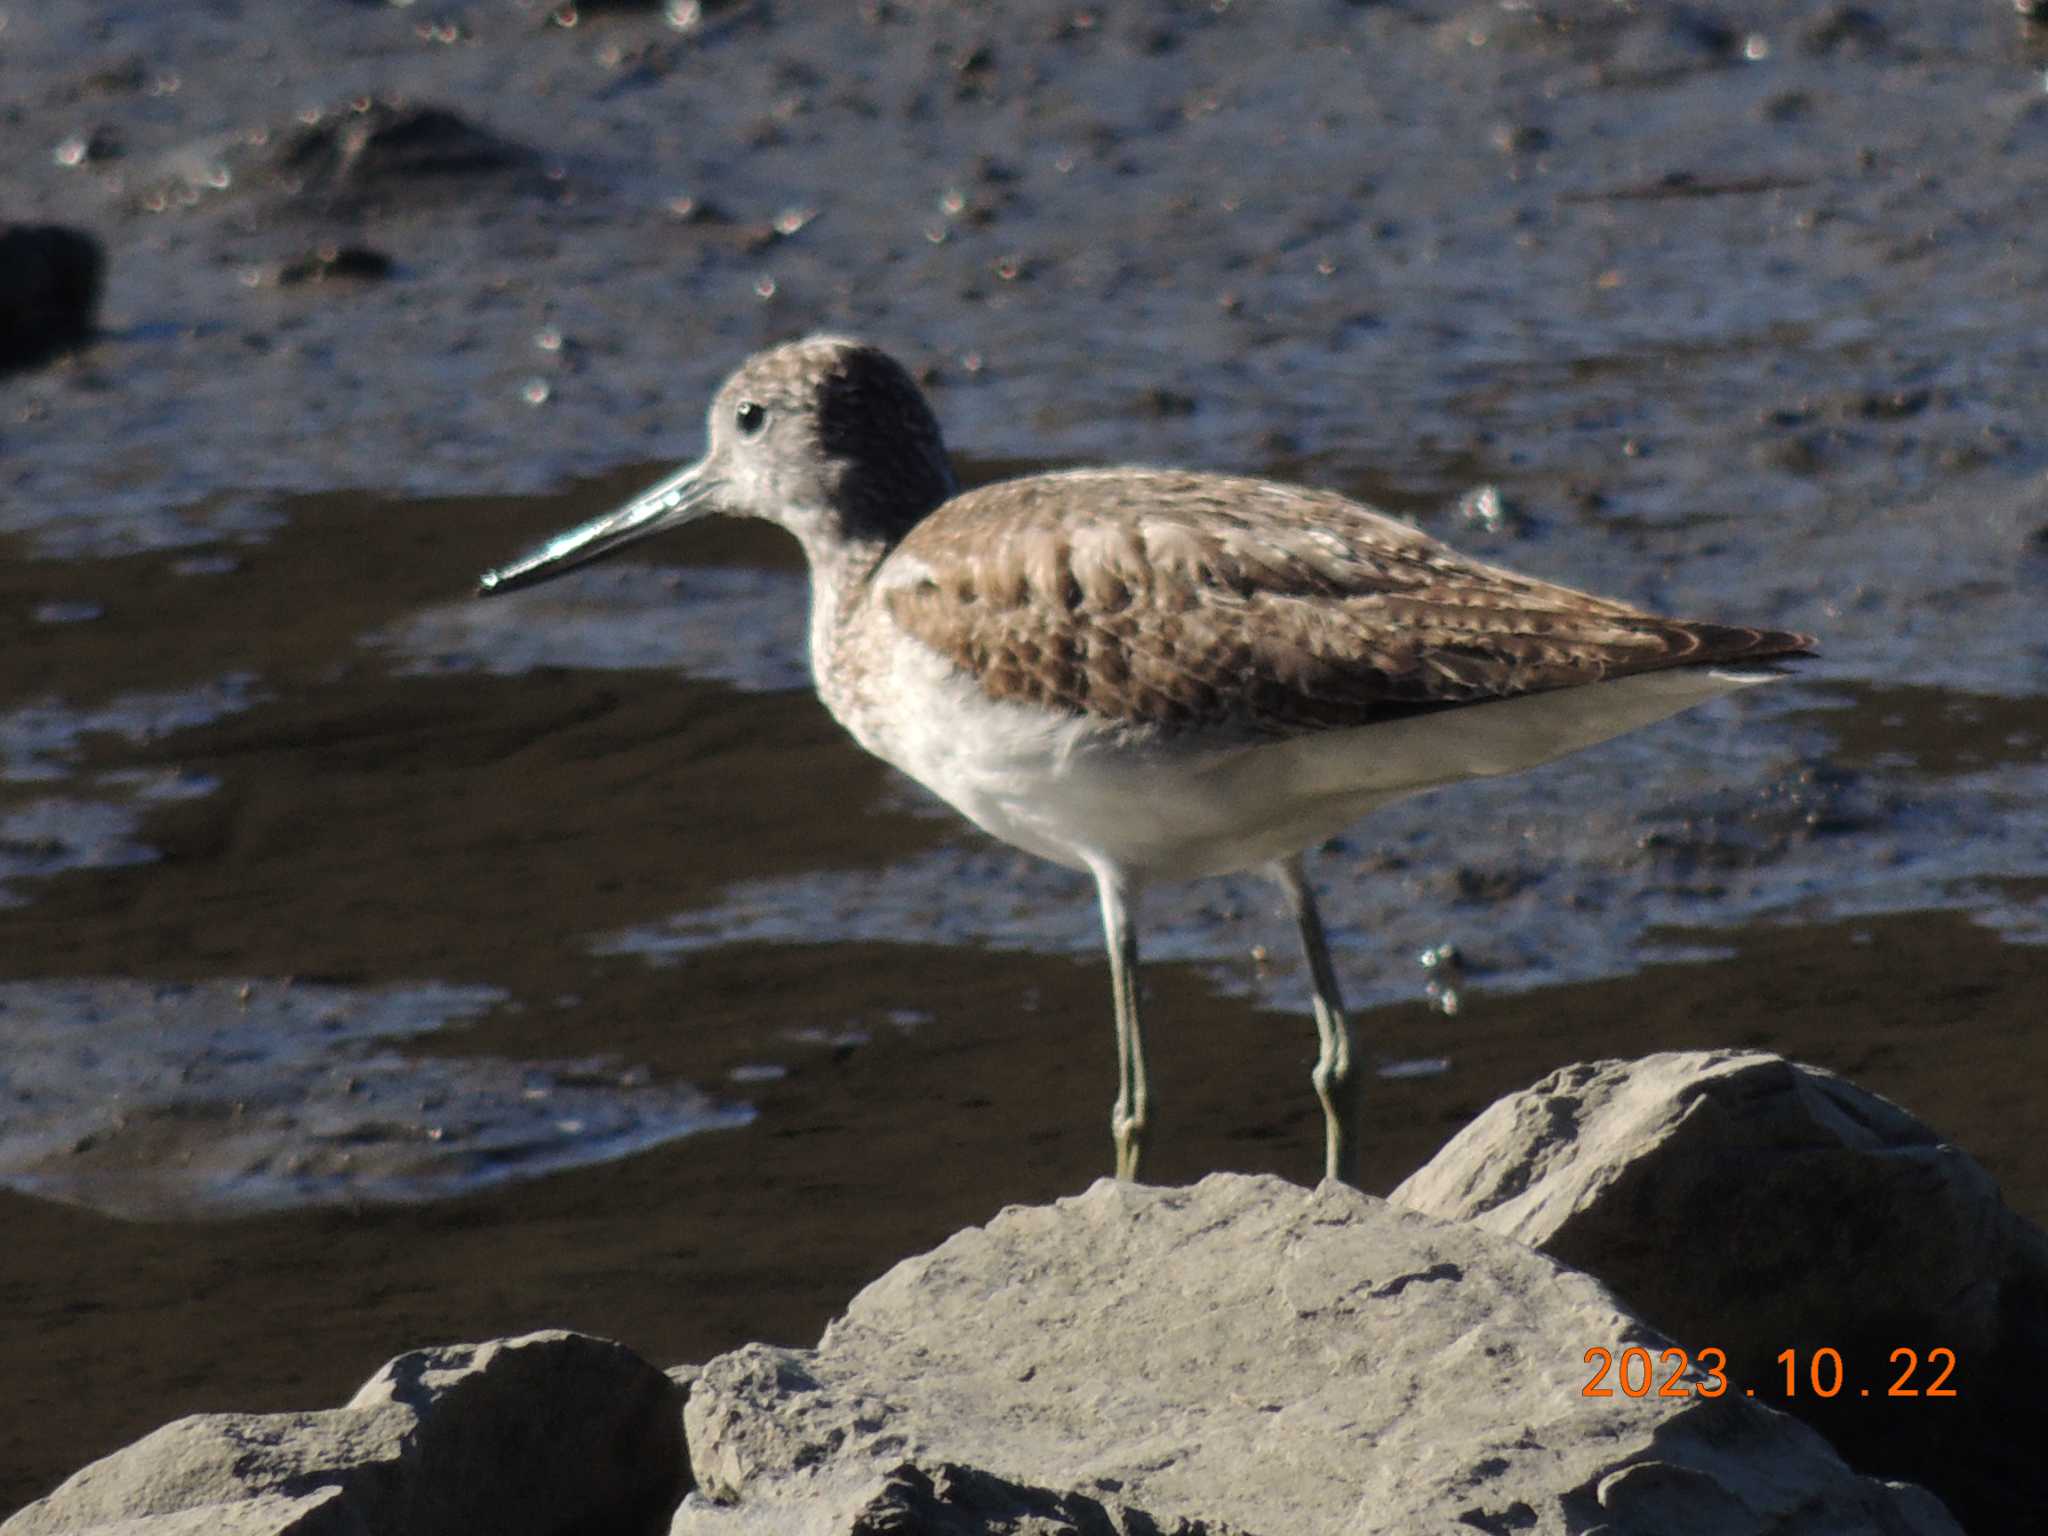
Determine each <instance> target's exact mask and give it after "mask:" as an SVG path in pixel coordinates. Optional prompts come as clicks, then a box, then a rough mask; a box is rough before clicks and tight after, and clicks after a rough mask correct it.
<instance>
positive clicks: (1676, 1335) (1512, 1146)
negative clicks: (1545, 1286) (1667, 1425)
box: [1392, 1052, 2048, 1531]
mask: <svg viewBox="0 0 2048 1536" xmlns="http://www.w3.org/2000/svg"><path fill="white" fill-rule="evenodd" d="M1392 1198H1393V1199H1394V1200H1395V1202H1396V1203H1398V1204H1401V1205H1405V1206H1408V1207H1410V1208H1412V1209H1415V1210H1420V1211H1426V1212H1428V1213H1429V1214H1431V1215H1433V1216H1440V1217H1443V1218H1446V1219H1449V1220H1459V1221H1472V1222H1476V1223H1478V1224H1479V1225H1480V1226H1482V1227H1485V1228H1488V1229H1489V1230H1492V1231H1495V1232H1498V1233H1501V1234H1502V1235H1503V1236H1507V1237H1513V1238H1515V1239H1517V1240H1518V1241H1521V1242H1525V1243H1528V1244H1529V1245H1530V1246H1532V1247H1534V1248H1539V1249H1541V1250H1542V1251H1543V1252H1545V1253H1548V1254H1551V1255H1553V1256H1554V1257H1556V1258H1559V1259H1562V1260H1564V1261H1565V1262H1566V1263H1568V1264H1573V1265H1576V1266H1577V1267H1578V1268H1580V1269H1583V1270H1585V1271H1586V1272H1587V1273H1589V1274H1593V1275H1597V1276H1598V1277H1599V1278H1600V1279H1602V1280H1603V1281H1605V1282H1606V1283H1607V1284H1609V1285H1611V1286H1613V1287H1614V1289H1615V1291H1616V1292H1617V1293H1618V1294H1619V1295H1620V1296H1621V1297H1622V1299H1623V1300H1624V1301H1625V1302H1626V1303H1627V1304H1628V1305H1629V1306H1630V1307H1631V1308H1633V1309H1634V1310H1635V1311H1636V1312H1638V1313H1639V1314H1640V1315H1641V1316H1642V1317H1643V1318H1645V1319H1646V1320H1647V1321H1648V1322H1650V1323H1651V1324H1652V1325H1654V1326H1655V1327H1657V1328H1658V1329H1660V1330H1662V1331H1664V1332H1665V1333H1668V1334H1669V1335H1670V1336H1671V1337H1672V1338H1673V1339H1674V1340H1675V1341H1676V1342H1677V1343H1678V1344H1679V1345H1681V1346H1684V1347H1686V1348H1688V1349H1690V1350H1692V1351H1693V1352H1694V1356H1695V1358H1697V1355H1698V1352H1699V1351H1700V1350H1702V1349H1705V1348H1707V1347H1712V1348H1715V1349H1718V1350H1721V1351H1723V1352H1725V1354H1726V1357H1727V1361H1728V1372H1729V1376H1730V1379H1731V1380H1732V1381H1734V1382H1735V1384H1736V1386H1737V1387H1738V1389H1740V1390H1750V1389H1754V1391H1755V1392H1756V1395H1757V1396H1758V1397H1759V1398H1761V1399H1763V1400H1765V1401H1768V1402H1769V1403H1771V1404H1772V1405H1773V1406H1774V1407H1781V1408H1784V1409H1786V1410H1787V1411H1788V1412H1791V1413H1795V1414H1797V1415H1799V1416H1800V1417H1801V1418H1803V1419H1805V1420H1806V1421H1807V1422H1808V1423H1810V1424H1812V1425H1813V1426H1814V1427H1815V1428H1817V1429H1819V1430H1820V1431H1821V1432H1822V1433H1823V1434H1825V1435H1826V1436H1827V1437H1828V1439H1829V1440H1830V1441H1831V1442H1832V1443H1833V1444H1834V1445H1835V1447H1836V1449H1838V1450H1839V1451H1841V1453H1842V1454H1843V1456H1844V1457H1845V1458H1846V1459H1847V1460H1848V1462H1849V1463H1850V1464H1851V1465H1852V1466H1854V1467H1857V1468H1858V1469H1859V1470H1861V1471H1864V1472H1866V1473H1869V1474H1871V1475H1873V1476H1879V1477H1886V1478H1904V1479H1909V1480H1911V1481H1913V1482H1917V1483H1921V1484H1924V1485H1925V1486H1926V1487H1928V1488H1929V1489H1931V1490H1933V1491H1934V1492H1935V1493H1936V1494H1938V1495H1939V1496H1940V1497H1941V1498H1942V1499H1943V1500H1945V1501H1946V1502H1947V1503H1948V1505H1949V1506H1950V1507H1951V1508H1952V1509H1954V1510H1955V1511H1956V1513H1957V1515H1958V1517H1959V1518H1960V1519H1961V1520H1962V1521H1963V1523H1964V1524H1965V1525H1967V1526H1969V1527H1970V1528H1971V1529H1973V1530H1987V1531H1988V1530H2020V1529H2023V1528H2027V1527H2029V1526H2030V1525H2032V1524H2033V1523H2034V1522H2035V1521H2036V1520H2037V1519H2038V1517H2039V1511H2040V1510H2041V1509H2042V1508H2043V1507H2048V1463H2044V1462H2043V1461H2042V1460H2041V1458H2040V1457H2039V1456H2037V1455H2036V1454H2034V1452H2033V1450H2032V1448H2031V1446H2029V1445H2026V1444H2025V1443H2023V1442H2024V1440H2025V1438H2026V1437H2024V1436H2021V1435H2017V1434H2015V1433H2014V1426H2015V1425H2018V1424H2020V1423H2025V1422H2031V1421H2032V1417H2033V1414H2034V1412H2035V1411H2036V1407H2037V1401H2038V1394H2039V1390H2040V1382H2041V1380H2042V1379H2043V1375H2044V1371H2048V1237H2044V1235H2043V1234H2042V1233H2041V1232H2040V1231H2039V1230H2037V1229H2036V1228H2034V1227H2032V1226H2030V1225H2029V1224H2028V1223H2026V1222H2025V1221H2023V1220H2021V1219H2020V1218H2019V1217H2018V1216H2017V1215H2015V1214H2014V1213H2013V1212H2012V1211H2011V1210H2010V1209H2009V1208H2007V1206H2006V1205H2005V1204H2004V1202H2003V1201H2002V1200H2001V1199H2000V1198H1999V1193H1998V1186H1997V1184H1996V1183H1995V1182H1994V1181H1993V1180H1992V1178H1991V1176H1990V1175H1989V1174H1987V1173H1986V1172H1985V1171H1984V1169H1983V1168H1981V1167H1980V1166H1979V1165H1978V1164H1977V1163H1976V1162H1974V1161H1973V1160H1972V1159H1971V1158H1970V1157H1969V1156H1968V1155H1967V1154H1965V1153H1963V1152H1961V1151H1959V1150H1958V1149H1957V1148H1955V1147H1953V1146H1950V1145H1947V1144H1946V1143H1944V1142H1943V1141H1942V1140H1941V1139H1940V1138H1939V1137H1937V1136H1936V1135H1935V1134H1934V1132H1932V1131H1930V1130H1929V1129H1928V1128H1927V1127H1926V1126H1924V1125H1922V1124H1921V1123H1920V1122H1919V1121H1917V1120H1915V1119H1914V1118H1913V1117H1912V1116H1911V1115H1908V1114H1907V1113H1906V1112H1905V1111H1904V1110H1902V1109H1900V1108H1898V1107H1897V1106H1896V1105H1893V1104H1890V1103H1888V1102H1886V1101H1885V1100H1883V1099H1880V1098H1878V1097H1877V1096H1876V1095H1875V1094H1871V1093H1866V1092H1865V1091H1863V1090H1862V1089H1860V1088H1857V1087H1856V1086H1855V1085H1853V1084H1851V1083H1848V1082H1845V1081H1843V1080H1842V1079H1841V1078H1838V1077H1834V1076H1832V1075H1830V1074H1828V1073H1826V1072H1822V1071H1820V1070H1818V1069H1816V1068H1813V1067H1805V1066H1798V1065H1795V1064H1794V1063H1791V1062H1788V1061H1786V1060H1784V1059H1783V1058H1782V1057H1778V1056H1773V1055H1769V1054H1764V1053H1743V1052H1679V1053H1672V1054H1668V1055H1659V1056H1651V1057H1648V1058H1645V1059H1644V1060H1641V1061H1608V1062H1598V1063H1594V1064H1592V1065H1581V1066H1574V1067H1567V1068H1565V1069H1564V1070H1562V1071H1560V1072H1555V1073H1552V1074H1551V1075H1550V1076H1549V1077H1547V1078H1545V1079H1544V1080H1543V1081H1542V1082H1541V1083H1539V1084H1537V1085H1536V1086H1535V1087H1534V1088H1532V1089H1530V1090H1529V1091H1528V1092H1526V1093H1521V1094H1516V1095H1513V1096H1511V1097H1509V1098H1506V1099H1502V1100H1501V1101H1500V1102H1498V1103H1496V1104H1495V1105H1493V1106H1492V1107H1491V1108H1490V1109H1488V1110H1487V1111H1486V1112H1485V1113H1484V1114H1482V1115H1481V1116H1480V1117H1479V1118H1478V1119H1477V1120H1475V1121H1473V1122H1472V1124H1471V1125H1469V1126H1467V1127H1466V1128H1465V1130H1464V1131H1462V1132H1461V1133H1459V1135H1458V1136H1457V1137H1456V1138H1455V1139H1454V1140H1453V1141H1452V1142H1451V1143H1450V1144H1449V1145H1448V1146H1446V1147H1445V1148H1444V1149H1443V1151H1441V1152H1440V1153H1438V1154H1437V1155H1436V1157H1434V1158H1433V1159H1431V1160H1430V1162H1429V1163H1428V1164H1427V1165H1426V1166H1425V1167H1423V1168H1422V1169H1420V1170H1419V1171H1418V1172H1417V1173H1415V1174H1414V1175H1413V1176H1412V1177H1411V1178H1409V1179H1408V1180H1407V1181H1406V1182H1405V1183H1403V1184H1402V1185H1401V1186H1400V1188H1398V1189H1396V1190H1395V1191H1394V1194H1393V1197H1392ZM1823 1348H1826V1349H1831V1350H1834V1351H1836V1352H1837V1353H1838V1354H1839V1357H1840V1359H1841V1361H1842V1366H1843V1378H1844V1382H1845V1386H1844V1388H1843V1389H1842V1390H1841V1391H1840V1392H1839V1394H1838V1395H1833V1396H1825V1397H1824V1396H1821V1395H1819V1393H1818V1392H1817V1391H1816V1390H1815V1387H1814V1379H1813V1377H1814V1372H1815V1370H1816V1369H1818V1370H1819V1372H1820V1377H1821V1380H1820V1388H1821V1389H1822V1390H1825V1389H1826V1387H1827V1385H1828V1378H1829V1377H1830V1376H1831V1374H1832V1365H1831V1363H1830V1362H1828V1361H1827V1360H1825V1359H1823V1360H1821V1361H1820V1362H1819V1364H1818V1366H1817V1367H1816V1361H1815V1356H1816V1353H1817V1352H1818V1351H1819V1350H1821V1349H1823ZM1786 1350H1794V1351H1796V1352H1797V1353H1796V1355H1795V1356H1794V1357H1793V1361H1792V1365H1793V1369H1794V1372H1795V1384H1796V1387H1797V1390H1796V1391H1795V1392H1794V1393H1793V1394H1792V1395H1790V1396H1788V1395H1787V1394H1786V1391H1785V1372H1786V1365H1785V1364H1784V1363H1783V1362H1782V1361H1781V1359H1780V1356H1781V1354H1782V1352H1784V1351H1786ZM1907 1350H1909V1351H1912V1354H1911V1356H1910V1357H1908V1356H1906V1355H1903V1354H1899V1353H1898V1352H1900V1351H1907ZM1939 1350H1948V1351H1952V1352H1953V1355H1954V1359H1955V1369H1954V1371H1953V1372H1952V1373H1951V1374H1950V1375H1949V1378H1948V1380H1947V1382H1946V1385H1947V1386H1948V1387H1951V1388H1954V1389H1955V1392H1956V1395H1955V1396H1954V1397H1953V1398H1934V1397H1930V1396H1928V1395H1927V1393H1928V1389H1929V1388H1931V1387H1932V1386H1933V1385H1934V1384H1935V1381H1936V1378H1937V1376H1938V1375H1939V1374H1940V1373H1941V1370H1942V1366H1943V1364H1944V1363H1945V1361H1944V1359H1943V1357H1941V1356H1939V1355H1937V1354H1936V1351H1939ZM1895 1383H1896V1384H1898V1386H1899V1387H1900V1388H1901V1389H1902V1390H1909V1391H1911V1392H1912V1393H1913V1394H1915V1395H1913V1396H1893V1395H1891V1393H1892V1391H1893V1388H1894V1384H1895ZM1866 1392H1867V1393H1868V1395H1867V1396H1866V1395H1864V1394H1865V1393H1866Z"/></svg>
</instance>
